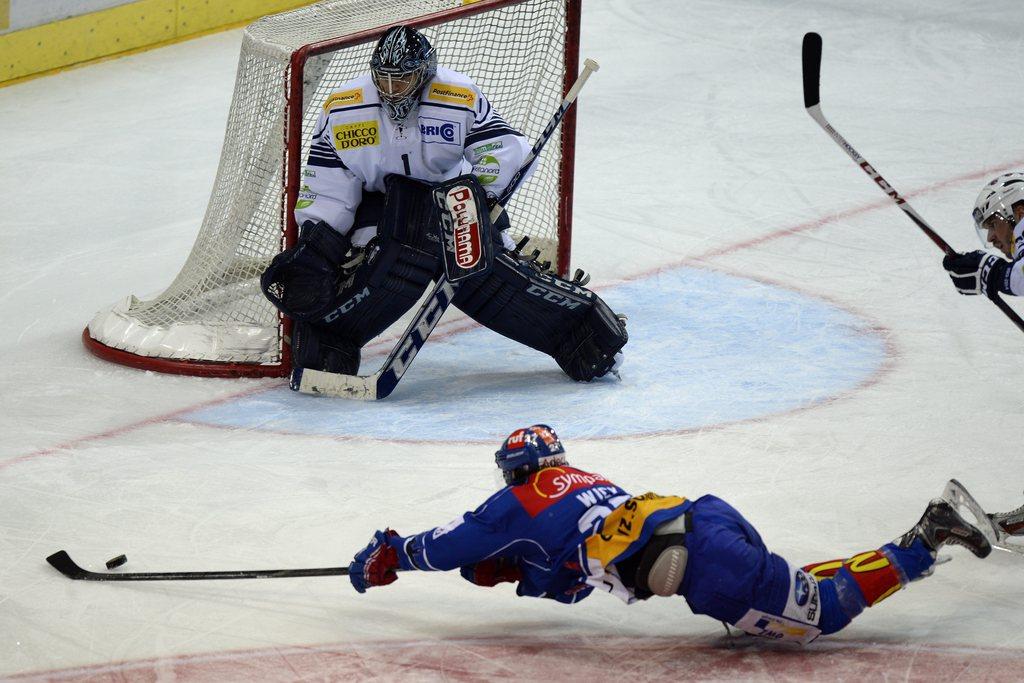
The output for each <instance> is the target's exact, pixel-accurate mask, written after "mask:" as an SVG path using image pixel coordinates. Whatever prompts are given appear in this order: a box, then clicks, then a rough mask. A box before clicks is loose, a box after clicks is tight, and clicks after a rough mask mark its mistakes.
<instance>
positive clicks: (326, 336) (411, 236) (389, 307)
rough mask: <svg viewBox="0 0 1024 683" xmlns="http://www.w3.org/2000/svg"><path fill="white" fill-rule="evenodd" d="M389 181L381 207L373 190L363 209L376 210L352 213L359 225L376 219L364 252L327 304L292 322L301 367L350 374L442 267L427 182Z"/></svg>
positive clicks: (370, 222) (429, 189)
mask: <svg viewBox="0 0 1024 683" xmlns="http://www.w3.org/2000/svg"><path fill="white" fill-rule="evenodd" d="M387 188H388V192H387V196H386V198H385V199H384V201H383V207H381V202H380V201H379V196H377V197H375V198H376V199H377V201H374V202H370V203H368V206H369V207H370V208H371V209H372V211H369V212H364V214H365V213H372V214H373V215H360V216H357V221H356V225H357V226H360V227H361V226H369V225H372V224H373V223H376V226H377V230H376V233H377V234H376V236H375V237H374V238H373V239H372V240H371V241H370V242H369V243H368V244H367V245H366V248H365V249H364V250H363V251H362V260H361V261H359V263H358V265H356V266H354V267H353V268H352V269H351V270H348V271H346V272H345V273H344V274H343V275H342V279H343V282H342V283H341V284H340V286H338V287H336V288H335V289H334V290H333V292H334V294H333V296H332V297H331V302H330V305H329V306H323V307H321V309H320V311H319V312H320V315H319V316H318V317H317V318H316V319H313V320H308V321H306V322H308V324H306V325H302V326H298V325H297V326H296V329H295V330H294V333H295V334H294V336H293V340H292V342H293V344H292V346H293V349H292V350H293V353H294V356H295V363H296V365H297V366H298V367H305V368H314V369H317V370H325V371H327V372H340V373H343V374H354V373H355V372H356V371H357V370H358V367H359V349H361V348H362V347H363V346H364V345H365V344H366V342H368V341H370V340H371V339H373V338H374V337H376V336H377V335H379V334H380V333H381V332H383V331H384V330H385V329H387V328H388V327H389V326H390V325H391V324H392V323H394V322H395V321H396V320H398V318H400V317H401V316H402V314H403V313H405V312H406V311H407V310H409V308H410V307H411V306H413V305H414V304H415V303H416V301H417V300H418V299H419V297H420V296H421V295H422V294H423V291H424V290H425V289H426V288H427V285H429V284H430V282H431V280H432V279H434V277H436V276H437V274H438V273H439V272H440V268H441V259H440V249H439V242H440V238H439V236H438V235H437V232H438V231H437V230H436V228H434V226H433V224H432V223H431V220H432V219H431V215H432V204H431V202H432V196H431V186H430V185H428V184H426V183H420V182H418V181H415V180H411V179H408V178H403V177H401V176H391V177H389V178H388V181H387ZM431 238H432V239H431ZM354 260H356V259H354V258H350V261H354Z"/></svg>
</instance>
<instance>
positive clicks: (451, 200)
mask: <svg viewBox="0 0 1024 683" xmlns="http://www.w3.org/2000/svg"><path fill="white" fill-rule="evenodd" d="M445 205H446V206H447V208H448V213H449V214H450V215H451V216H452V217H453V218H454V223H455V224H454V226H453V233H454V240H453V246H454V249H455V262H456V263H458V264H459V267H461V268H466V269H469V268H472V267H473V266H475V265H476V264H477V263H479V262H480V258H481V256H483V244H482V243H481V236H480V217H479V216H478V215H477V211H476V202H475V201H473V191H472V190H471V189H470V188H468V187H466V186H465V185H456V186H455V187H453V188H451V189H450V190H448V193H447V195H446V196H445Z"/></svg>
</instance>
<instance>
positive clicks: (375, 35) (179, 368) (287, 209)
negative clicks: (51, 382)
mask: <svg viewBox="0 0 1024 683" xmlns="http://www.w3.org/2000/svg"><path fill="white" fill-rule="evenodd" d="M464 1H465V0H464ZM526 1H527V0H476V1H473V0H469V2H468V4H465V5H464V6H462V7H459V8H455V9H447V10H442V11H439V12H434V13H431V14H425V15H422V16H420V17H416V18H414V19H411V20H406V21H403V22H396V23H390V24H384V25H381V26H378V27H375V28H371V29H366V30H364V31H359V32H356V33H352V34H348V35H345V36H341V37H338V38H332V39H329V40H323V41H319V42H314V43H309V44H307V45H304V46H302V47H300V48H298V49H297V50H295V51H294V52H292V54H291V59H290V63H289V67H288V70H287V72H286V74H285V83H284V88H285V101H286V105H285V107H286V114H285V125H284V153H283V158H282V168H283V170H284V173H283V180H284V183H283V187H282V191H283V193H284V201H283V202H282V204H281V211H282V216H281V225H282V226H283V230H282V233H281V249H282V250H284V249H288V248H291V247H292V246H294V245H295V243H296V241H297V239H298V225H297V223H296V219H295V212H294V210H293V207H294V206H295V204H296V201H297V200H298V196H299V189H300V185H301V177H302V175H301V174H302V164H303V159H302V146H303V143H304V139H303V134H302V124H303V115H304V108H303V106H302V104H303V102H302V99H303V92H304V88H303V75H304V72H305V65H306V62H307V61H308V60H309V59H310V58H311V57H315V56H317V55H321V54H325V53H328V52H335V51H338V50H342V49H344V48H347V47H352V46H355V45H361V44H364V43H369V42H373V41H376V40H378V39H379V38H380V36H381V35H383V34H384V32H386V31H387V30H388V29H389V28H391V27H392V26H396V25H399V24H400V23H401V24H404V25H406V26H412V27H414V28H417V29H420V28H426V27H431V26H437V25H439V24H443V23H445V22H448V21H452V20H456V19H460V18H464V17H469V16H473V15H477V14H483V13H485V12H488V11H491V10H495V9H500V8H502V7H511V6H515V5H518V4H522V3H523V2H526ZM564 4H565V12H566V16H565V20H566V32H565V39H564V55H563V59H564V73H563V76H562V95H563V96H565V94H566V93H568V92H569V89H570V88H571V86H572V84H573V82H574V81H575V79H576V76H577V72H578V71H579V46H580V16H581V5H582V0H564ZM561 129H562V131H561V158H560V161H559V192H558V208H557V213H556V215H557V222H558V226H557V235H558V247H557V250H556V254H557V261H556V264H555V267H556V270H557V272H558V273H559V274H560V275H565V274H566V273H567V272H568V270H569V260H570V255H571V252H572V241H571V240H572V198H573V186H574V176H575V149H576V108H575V107H573V108H570V109H569V111H568V112H566V114H565V117H564V118H563V120H562V123H561ZM278 327H279V332H278V338H279V340H280V345H281V354H280V357H281V361H280V362H279V363H243V362H235V361H214V360H190V359H178V358H162V357H157V356H144V355H139V354H136V353H132V352H129V351H124V350H122V349H118V348H114V347H112V346H108V345H106V344H104V343H102V342H100V341H98V340H96V339H93V338H92V336H91V335H90V334H89V327H88V326H86V327H85V329H84V330H83V331H82V344H83V345H84V346H85V348H86V349H87V350H88V351H89V352H90V353H92V354H93V355H94V356H96V357H98V358H100V359H102V360H105V361H108V362H112V363H117V364H119V365H125V366H129V367H134V368H138V369H141V370H151V371H153V372H160V373H166V374H175V375H190V376H195V377H225V378H237V377H285V376H288V375H289V374H290V373H291V371H292V357H291V345H290V342H289V340H290V338H291V327H292V321H291V319H290V318H288V317H287V316H285V315H282V314H280V313H279V314H278Z"/></svg>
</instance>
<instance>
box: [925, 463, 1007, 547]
mask: <svg viewBox="0 0 1024 683" xmlns="http://www.w3.org/2000/svg"><path fill="white" fill-rule="evenodd" d="M942 497H943V498H944V499H945V500H946V501H947V502H948V503H949V504H950V505H952V506H953V507H954V508H956V510H957V511H958V512H960V513H961V514H962V513H963V512H964V511H966V512H969V513H970V516H971V517H973V520H972V519H970V518H968V520H967V521H969V522H972V523H973V524H975V525H976V526H977V527H978V528H979V529H981V532H982V533H983V534H985V537H986V538H987V539H988V541H989V543H991V544H992V547H993V548H995V549H996V550H1002V551H1004V552H1009V553H1017V554H1019V555H1024V505H1022V506H1020V507H1019V508H1017V509H1016V510H1012V511H1010V512H985V509H984V508H983V507H981V505H980V504H979V503H978V501H977V500H975V499H974V496H972V495H971V494H970V493H969V492H968V491H967V489H966V488H965V487H964V485H963V484H961V483H960V482H959V481H957V480H956V479H950V480H949V483H948V484H946V490H945V491H944V492H943V494H942Z"/></svg>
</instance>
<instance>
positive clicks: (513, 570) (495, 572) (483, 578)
mask: <svg viewBox="0 0 1024 683" xmlns="http://www.w3.org/2000/svg"><path fill="white" fill-rule="evenodd" d="M459 573H460V574H462V578H464V579H465V580H466V581H469V582H470V583H475V584H476V585H478V586H485V587H487V588H490V587H491V586H496V585H498V584H499V583H515V582H516V581H519V580H520V579H521V578H523V572H522V571H520V569H519V564H518V563H517V562H516V561H515V560H514V559H512V558H509V557H493V558H491V559H489V560H481V561H480V562H477V563H476V564H470V565H467V566H465V567H461V568H460V569H459Z"/></svg>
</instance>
